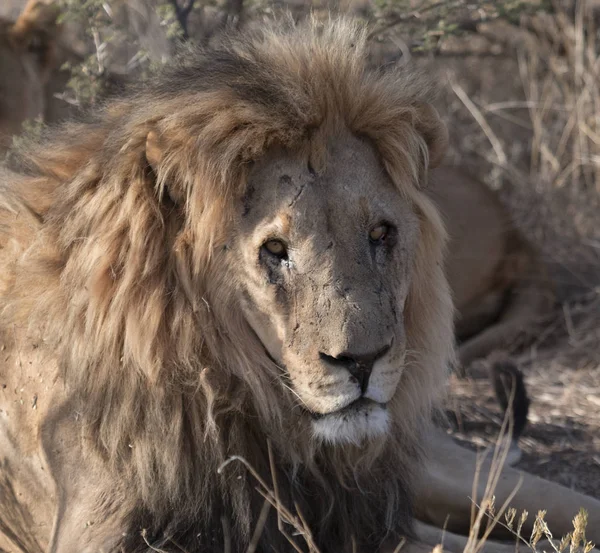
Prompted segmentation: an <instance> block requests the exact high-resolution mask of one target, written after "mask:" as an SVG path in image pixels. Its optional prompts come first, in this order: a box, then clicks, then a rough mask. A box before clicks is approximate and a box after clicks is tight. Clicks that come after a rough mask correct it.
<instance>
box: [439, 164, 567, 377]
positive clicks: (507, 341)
mask: <svg viewBox="0 0 600 553" xmlns="http://www.w3.org/2000/svg"><path fill="white" fill-rule="evenodd" d="M428 194H429V195H430V197H431V198H432V199H433V200H434V202H435V203H436V206H437V207H438V209H439V210H440V213H441V215H442V219H443V221H444V224H445V226H446V230H447V232H448V234H449V244H448V254H447V256H446V273H447V278H448V281H449V282H450V288H451V289H452V294H453V299H454V304H455V308H456V317H455V333H456V337H457V340H458V342H459V348H458V358H459V363H460V367H461V369H466V368H468V367H469V365H471V363H472V362H473V361H474V360H476V359H478V358H482V357H486V356H487V355H488V354H489V353H491V352H492V351H493V350H494V349H499V348H507V347H509V346H510V345H512V343H513V342H514V341H515V340H516V339H517V338H518V336H519V335H520V334H522V333H523V332H524V331H527V330H530V329H531V327H532V326H534V325H535V324H536V322H537V323H539V322H540V321H541V320H542V319H543V317H544V316H546V315H548V313H550V311H551V309H552V307H553V306H554V303H555V294H554V288H553V285H552V280H551V278H550V276H549V274H548V271H547V268H546V267H545V265H544V263H543V262H542V260H541V257H540V254H539V253H538V251H537V250H536V249H535V247H534V246H533V245H532V244H531V243H530V242H529V241H528V240H527V238H526V237H525V236H524V234H523V233H522V232H521V231H520V230H518V229H517V228H516V226H515V224H514V223H513V222H512V220H511V219H510V216H509V214H508V211H507V209H506V207H505V206H504V205H503V204H502V202H501V201H500V198H499V197H498V194H497V193H496V192H494V191H492V190H491V189H489V188H488V187H487V186H485V185H484V184H483V183H482V182H481V181H479V180H477V179H475V178H473V177H472V176H471V175H469V174H468V173H467V172H466V171H465V170H464V169H461V168H457V167H450V166H443V167H441V168H439V169H436V170H435V171H433V172H432V178H431V182H430V183H429V186H428ZM475 207H476V208H475Z"/></svg>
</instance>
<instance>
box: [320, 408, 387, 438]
mask: <svg viewBox="0 0 600 553" xmlns="http://www.w3.org/2000/svg"><path fill="white" fill-rule="evenodd" d="M312 428H313V435H314V437H315V438H316V439H317V440H319V441H322V442H325V443H328V444H355V445H360V444H361V443H363V442H364V441H366V440H371V439H373V438H378V437H380V436H383V435H385V434H387V433H388V431H389V428H390V420H389V414H388V412H387V409H386V408H385V407H383V406H382V405H378V404H377V403H369V404H367V405H359V406H350V407H348V408H347V409H344V410H342V411H339V412H337V413H330V414H329V415H325V416H323V417H321V418H319V419H316V420H314V421H313V422H312Z"/></svg>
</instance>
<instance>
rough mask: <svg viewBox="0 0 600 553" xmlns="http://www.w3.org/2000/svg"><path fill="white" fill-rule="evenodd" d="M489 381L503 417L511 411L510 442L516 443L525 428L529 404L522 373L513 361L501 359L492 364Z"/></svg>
mask: <svg viewBox="0 0 600 553" xmlns="http://www.w3.org/2000/svg"><path fill="white" fill-rule="evenodd" d="M490 379H491V380H492V384H493V386H494V392H495V394H496V399H497V400H498V403H499V404H500V406H501V407H502V411H503V413H504V416H505V417H506V415H507V410H508V409H510V410H511V412H510V414H509V415H512V419H513V422H514V426H513V434H512V440H513V442H514V443H516V442H517V441H518V439H519V437H520V436H521V434H522V433H523V430H525V427H526V426H527V415H528V413H529V404H530V400H529V397H528V395H527V388H526V387H525V382H524V380H523V373H522V372H521V370H520V369H519V368H518V367H517V365H516V364H515V363H514V362H513V361H511V360H509V359H503V360H501V361H495V362H494V363H493V364H492V367H491V370H490ZM511 399H512V403H511Z"/></svg>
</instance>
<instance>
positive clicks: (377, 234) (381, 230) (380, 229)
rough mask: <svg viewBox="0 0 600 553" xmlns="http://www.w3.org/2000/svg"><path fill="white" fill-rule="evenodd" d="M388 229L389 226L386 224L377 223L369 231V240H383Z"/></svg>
mask: <svg viewBox="0 0 600 553" xmlns="http://www.w3.org/2000/svg"><path fill="white" fill-rule="evenodd" d="M389 231H390V227H389V226H388V225H385V224H382V225H377V226H376V227H374V228H372V229H371V232H369V240H370V241H371V242H383V241H384V240H385V238H386V236H387V235H388V233H389Z"/></svg>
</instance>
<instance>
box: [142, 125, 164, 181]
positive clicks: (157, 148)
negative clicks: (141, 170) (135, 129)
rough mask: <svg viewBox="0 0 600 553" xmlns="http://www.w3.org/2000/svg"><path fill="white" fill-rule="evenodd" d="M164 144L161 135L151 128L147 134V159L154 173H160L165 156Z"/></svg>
mask: <svg viewBox="0 0 600 553" xmlns="http://www.w3.org/2000/svg"><path fill="white" fill-rule="evenodd" d="M163 152H164V145H163V143H162V139H161V137H160V135H159V134H158V133H157V132H156V131H155V130H151V131H149V132H148V134H147V135H146V161H147V162H148V165H150V168H151V169H152V171H154V173H158V168H159V166H160V162H161V160H162V157H163Z"/></svg>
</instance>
